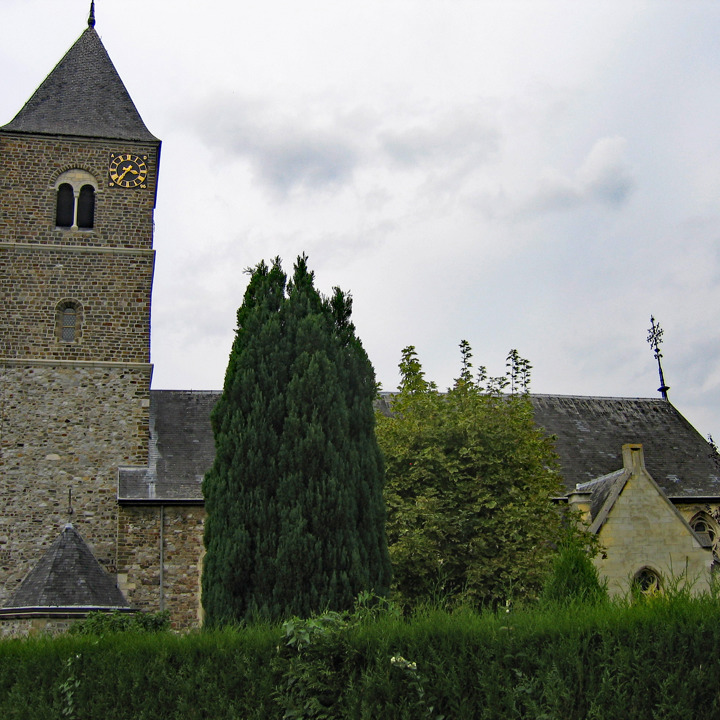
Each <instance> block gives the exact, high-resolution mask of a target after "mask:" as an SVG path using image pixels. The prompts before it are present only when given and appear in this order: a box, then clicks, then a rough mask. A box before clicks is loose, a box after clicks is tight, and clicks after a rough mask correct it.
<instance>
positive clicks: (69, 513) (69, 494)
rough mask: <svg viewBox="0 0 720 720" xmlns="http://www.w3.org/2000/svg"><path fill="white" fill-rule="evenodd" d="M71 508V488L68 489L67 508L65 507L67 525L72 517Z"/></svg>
mask: <svg viewBox="0 0 720 720" xmlns="http://www.w3.org/2000/svg"><path fill="white" fill-rule="evenodd" d="M73 512H74V511H73V506H72V487H69V488H68V506H67V516H68V520H67V521H68V524H70V522H71V521H72V516H73Z"/></svg>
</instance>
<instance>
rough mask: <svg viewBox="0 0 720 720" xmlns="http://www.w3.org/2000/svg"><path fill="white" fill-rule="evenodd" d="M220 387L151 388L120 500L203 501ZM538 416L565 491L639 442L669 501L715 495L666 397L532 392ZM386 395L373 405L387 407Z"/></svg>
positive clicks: (705, 464)
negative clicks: (146, 433)
mask: <svg viewBox="0 0 720 720" xmlns="http://www.w3.org/2000/svg"><path fill="white" fill-rule="evenodd" d="M219 396H220V393H219V392H208V391H181V390H153V391H151V393H150V462H149V463H148V467H147V468H121V469H120V472H119V478H118V499H119V501H120V502H121V503H128V504H136V503H153V502H155V503H157V502H167V503H172V502H178V503H180V502H196V503H202V492H201V483H202V478H203V476H204V474H205V472H206V471H207V470H208V469H209V468H210V466H211V465H212V462H213V459H214V457H215V445H214V440H213V434H212V428H211V426H210V411H211V410H212V408H213V406H214V404H215V402H216V401H217V399H218V397H219ZM530 400H531V402H532V404H533V408H534V410H535V420H536V422H537V423H538V425H540V426H541V427H542V428H543V429H544V430H545V432H547V433H548V434H549V435H552V436H554V437H555V444H556V449H557V452H558V454H559V456H560V464H561V472H562V475H563V479H564V481H565V485H566V488H567V490H568V492H569V491H571V490H573V489H574V488H575V485H576V484H578V483H585V482H589V481H590V480H595V479H596V478H601V477H603V476H605V475H610V474H612V473H615V472H616V471H618V470H619V469H620V468H622V467H623V459H622V446H623V445H625V444H627V443H641V444H642V445H643V447H644V450H645V457H646V458H647V461H646V462H647V469H648V471H649V472H650V474H651V475H652V477H653V478H654V479H655V482H657V484H658V485H659V486H660V487H661V488H662V490H663V492H664V493H665V494H666V495H667V496H668V497H670V498H674V499H681V498H688V499H690V498H699V497H703V498H716V497H720V468H719V467H718V465H717V462H716V461H715V460H714V459H713V457H712V453H711V448H710V446H709V445H708V443H707V442H706V441H705V439H704V438H703V437H702V436H701V435H700V434H699V433H698V432H697V431H696V430H695V429H694V428H693V427H692V425H690V423H689V422H688V421H687V420H686V419H685V418H684V417H683V416H682V415H681V414H680V413H679V412H678V411H677V409H676V408H675V407H673V405H671V404H670V403H669V402H668V401H667V400H663V399H661V398H657V399H655V398H598V397H573V396H565V395H531V397H530ZM388 401H389V395H388V394H385V395H384V396H383V397H381V398H380V399H379V400H378V402H377V406H378V409H380V410H381V411H382V412H389V402H388Z"/></svg>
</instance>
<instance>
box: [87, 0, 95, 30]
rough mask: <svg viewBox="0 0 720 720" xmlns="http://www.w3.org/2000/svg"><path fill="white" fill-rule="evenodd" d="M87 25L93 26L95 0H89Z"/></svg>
mask: <svg viewBox="0 0 720 720" xmlns="http://www.w3.org/2000/svg"><path fill="white" fill-rule="evenodd" d="M88 27H91V28H94V27H95V0H90V15H89V16H88Z"/></svg>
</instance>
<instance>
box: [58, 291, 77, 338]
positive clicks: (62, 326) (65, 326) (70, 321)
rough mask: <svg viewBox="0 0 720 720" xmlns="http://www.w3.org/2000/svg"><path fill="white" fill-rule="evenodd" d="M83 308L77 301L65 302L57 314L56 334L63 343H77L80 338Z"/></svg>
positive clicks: (59, 306)
mask: <svg viewBox="0 0 720 720" xmlns="http://www.w3.org/2000/svg"><path fill="white" fill-rule="evenodd" d="M81 320H82V308H81V306H80V303H79V302H76V301H75V300H63V301H62V302H61V303H59V305H58V306H57V311H56V313H55V334H56V336H57V338H58V340H60V341H62V342H75V341H76V340H77V339H78V338H79V336H80V323H81Z"/></svg>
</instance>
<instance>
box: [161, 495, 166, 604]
mask: <svg viewBox="0 0 720 720" xmlns="http://www.w3.org/2000/svg"><path fill="white" fill-rule="evenodd" d="M164 581H165V506H164V505H161V506H160V611H161V612H162V611H163V610H164V609H165V588H164Z"/></svg>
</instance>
